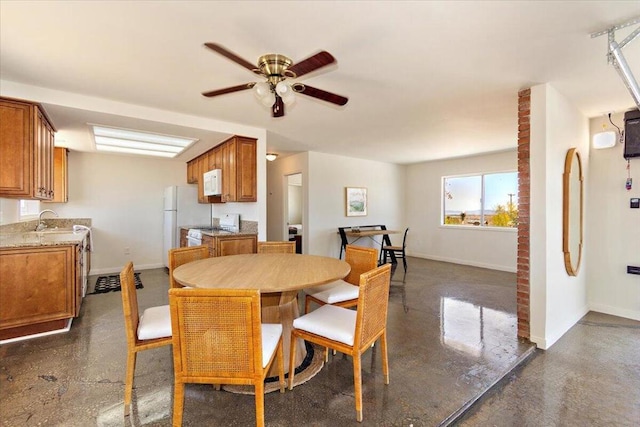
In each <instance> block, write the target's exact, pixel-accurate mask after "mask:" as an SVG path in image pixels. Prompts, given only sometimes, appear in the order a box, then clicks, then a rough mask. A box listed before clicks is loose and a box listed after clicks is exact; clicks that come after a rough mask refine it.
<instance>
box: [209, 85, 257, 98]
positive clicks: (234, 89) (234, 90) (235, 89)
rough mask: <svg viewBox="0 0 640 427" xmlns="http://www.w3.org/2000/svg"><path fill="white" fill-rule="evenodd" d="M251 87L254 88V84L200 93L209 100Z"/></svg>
mask: <svg viewBox="0 0 640 427" xmlns="http://www.w3.org/2000/svg"><path fill="white" fill-rule="evenodd" d="M253 86H255V82H252V83H245V84H243V85H238V86H231V87H226V88H224V89H218V90H212V91H210V92H202V95H203V96H206V97H209V98H211V97H212V96H218V95H224V94H225V93H233V92H240V91H241V90H247V89H251V88H252V87H253Z"/></svg>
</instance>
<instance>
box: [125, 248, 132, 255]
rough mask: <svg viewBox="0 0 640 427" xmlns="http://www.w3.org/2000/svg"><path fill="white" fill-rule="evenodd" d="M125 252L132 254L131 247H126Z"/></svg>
mask: <svg viewBox="0 0 640 427" xmlns="http://www.w3.org/2000/svg"><path fill="white" fill-rule="evenodd" d="M124 254H125V255H131V249H129V248H128V247H126V248H124Z"/></svg>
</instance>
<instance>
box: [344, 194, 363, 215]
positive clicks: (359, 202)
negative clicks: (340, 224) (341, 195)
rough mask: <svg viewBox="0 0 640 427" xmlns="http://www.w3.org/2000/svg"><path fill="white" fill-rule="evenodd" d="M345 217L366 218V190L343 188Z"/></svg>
mask: <svg viewBox="0 0 640 427" xmlns="http://www.w3.org/2000/svg"><path fill="white" fill-rule="evenodd" d="M345 200H346V202H345V205H346V208H347V216H367V189H366V188H363V187H346V188H345Z"/></svg>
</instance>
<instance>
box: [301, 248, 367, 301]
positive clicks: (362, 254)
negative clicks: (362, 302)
mask: <svg viewBox="0 0 640 427" xmlns="http://www.w3.org/2000/svg"><path fill="white" fill-rule="evenodd" d="M344 260H345V261H346V262H347V264H349V265H350V266H351V271H350V272H349V275H348V276H347V277H346V278H345V279H344V280H336V281H335V282H331V283H327V284H326V285H321V286H314V287H312V288H309V289H305V293H306V296H305V300H304V312H305V313H308V312H309V307H310V305H311V302H315V303H316V304H318V305H324V304H333V305H337V306H339V307H355V306H356V305H357V304H358V283H359V282H360V275H361V274H362V273H364V272H366V271H370V270H373V269H374V268H376V267H377V266H378V250H377V249H375V248H365V247H362V246H354V245H347V248H346V249H345V256H344Z"/></svg>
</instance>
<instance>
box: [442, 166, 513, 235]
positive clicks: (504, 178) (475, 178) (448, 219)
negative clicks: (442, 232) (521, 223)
mask: <svg viewBox="0 0 640 427" xmlns="http://www.w3.org/2000/svg"><path fill="white" fill-rule="evenodd" d="M442 184H443V186H442V190H443V191H442V200H443V203H442V206H443V216H442V224H444V225H471V226H480V227H483V226H485V227H511V228H513V227H517V226H518V173H517V172H501V173H488V174H482V175H466V176H449V177H444V178H442Z"/></svg>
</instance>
